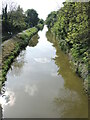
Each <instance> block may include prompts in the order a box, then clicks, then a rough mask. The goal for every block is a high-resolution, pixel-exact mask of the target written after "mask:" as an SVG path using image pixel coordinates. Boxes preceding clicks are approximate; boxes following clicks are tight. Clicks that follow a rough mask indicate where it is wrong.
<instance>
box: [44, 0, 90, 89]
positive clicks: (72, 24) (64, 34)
mask: <svg viewBox="0 0 90 120" xmlns="http://www.w3.org/2000/svg"><path fill="white" fill-rule="evenodd" d="M63 4H64V6H63V7H62V8H61V9H60V10H58V11H57V12H56V13H57V15H54V14H53V12H52V13H50V14H49V15H48V17H47V19H46V24H47V26H48V28H50V29H51V31H52V33H53V34H54V35H55V36H56V38H57V39H58V41H59V44H60V48H61V49H62V50H63V51H64V52H65V53H68V54H69V56H70V58H71V61H72V62H73V63H74V67H75V71H76V73H78V75H79V76H81V77H82V78H83V79H84V82H85V84H87V85H86V86H87V88H88V83H89V84H90V81H88V77H89V76H88V75H89V73H90V70H89V71H88V64H89V56H88V52H89V38H90V36H89V33H90V25H89V23H90V17H89V12H90V2H85V3H84V2H64V3H63ZM87 88H86V89H87Z"/></svg>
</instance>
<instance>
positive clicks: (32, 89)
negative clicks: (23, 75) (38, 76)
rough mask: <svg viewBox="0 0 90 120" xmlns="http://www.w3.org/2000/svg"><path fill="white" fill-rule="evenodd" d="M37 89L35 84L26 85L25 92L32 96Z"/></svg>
mask: <svg viewBox="0 0 90 120" xmlns="http://www.w3.org/2000/svg"><path fill="white" fill-rule="evenodd" d="M37 91H38V89H37V86H36V85H26V86H25V92H26V93H28V94H29V95H30V96H34V95H35V93H36V92H37Z"/></svg>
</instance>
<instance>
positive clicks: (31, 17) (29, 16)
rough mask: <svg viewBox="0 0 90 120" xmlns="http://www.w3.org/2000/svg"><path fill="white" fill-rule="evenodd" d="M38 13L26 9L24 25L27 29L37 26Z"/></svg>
mask: <svg viewBox="0 0 90 120" xmlns="http://www.w3.org/2000/svg"><path fill="white" fill-rule="evenodd" d="M38 21H39V18H38V13H37V12H36V11H35V10H34V9H28V10H27V11H26V23H27V24H28V25H29V27H33V26H35V25H37V24H38Z"/></svg>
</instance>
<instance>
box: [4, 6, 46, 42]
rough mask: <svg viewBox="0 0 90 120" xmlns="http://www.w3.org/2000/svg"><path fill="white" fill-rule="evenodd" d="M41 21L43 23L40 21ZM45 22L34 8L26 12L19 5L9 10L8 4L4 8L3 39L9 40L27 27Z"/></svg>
mask: <svg viewBox="0 0 90 120" xmlns="http://www.w3.org/2000/svg"><path fill="white" fill-rule="evenodd" d="M40 22H41V23H40ZM38 24H40V25H41V26H42V24H44V21H43V20H42V19H39V18H38V13H37V12H36V10H34V9H28V10H27V11H26V12H24V11H23V9H22V8H21V7H20V6H18V7H14V8H12V9H11V10H9V11H8V5H7V4H6V6H5V7H4V8H2V36H3V37H2V40H3V41H4V40H7V39H8V38H10V37H12V36H13V35H14V34H16V33H18V32H21V31H23V30H25V29H27V28H31V27H34V26H36V25H38Z"/></svg>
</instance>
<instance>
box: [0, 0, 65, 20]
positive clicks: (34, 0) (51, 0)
mask: <svg viewBox="0 0 90 120" xmlns="http://www.w3.org/2000/svg"><path fill="white" fill-rule="evenodd" d="M0 1H1V0H0ZM3 1H6V2H7V1H10V2H11V1H14V2H15V3H17V4H18V5H20V6H21V7H22V8H23V10H24V11H26V10H27V9H31V8H33V9H35V10H36V11H37V12H38V14H39V17H40V18H43V19H44V20H45V18H46V17H47V15H48V14H49V13H50V12H51V11H54V10H57V9H59V8H60V7H61V6H62V2H64V1H65V0H3Z"/></svg>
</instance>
